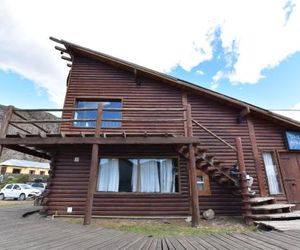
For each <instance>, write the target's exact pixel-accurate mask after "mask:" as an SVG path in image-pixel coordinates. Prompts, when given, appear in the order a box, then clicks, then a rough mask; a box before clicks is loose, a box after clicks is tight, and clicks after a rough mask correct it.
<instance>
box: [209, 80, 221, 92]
mask: <svg viewBox="0 0 300 250" xmlns="http://www.w3.org/2000/svg"><path fill="white" fill-rule="evenodd" d="M218 87H219V83H217V82H212V83H211V84H210V89H211V90H214V91H216V90H217V88H218Z"/></svg>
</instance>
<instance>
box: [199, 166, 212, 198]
mask: <svg viewBox="0 0 300 250" xmlns="http://www.w3.org/2000/svg"><path fill="white" fill-rule="evenodd" d="M196 183H197V189H198V196H208V195H211V191H210V184H209V177H208V175H207V174H205V173H204V172H202V171H200V170H197V177H196Z"/></svg>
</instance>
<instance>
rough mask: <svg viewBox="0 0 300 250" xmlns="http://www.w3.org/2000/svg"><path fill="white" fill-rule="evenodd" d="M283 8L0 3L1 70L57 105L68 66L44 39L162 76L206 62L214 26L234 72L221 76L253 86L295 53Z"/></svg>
mask: <svg viewBox="0 0 300 250" xmlns="http://www.w3.org/2000/svg"><path fill="white" fill-rule="evenodd" d="M0 1H1V0H0ZM286 5H287V1H284V0H264V1H261V0H248V1H238V0H227V1H221V0H211V1H198V0H191V1H179V0H174V1H158V0H156V1H155V0H152V1H140V0H131V1H121V0H111V1H96V0H94V1H93V0H86V1H71V0H66V1H58V0H52V1H38V0H27V1H17V0H10V1H5V0H2V1H1V5H0V41H1V43H0V68H1V69H6V70H7V69H10V70H13V71H15V72H17V73H19V74H21V75H23V76H24V77H26V78H28V79H31V80H33V81H35V82H36V84H37V85H38V86H40V87H43V88H46V89H47V90H48V93H49V95H50V97H51V99H52V100H53V101H55V102H56V103H59V104H61V103H62V100H63V97H64V91H65V81H66V77H67V67H66V66H65V62H63V61H62V60H61V59H59V54H58V53H57V52H56V51H54V49H53V46H54V44H53V43H52V42H50V41H49V40H48V37H49V36H50V35H53V36H56V37H58V38H63V39H65V40H70V41H73V42H75V43H78V44H81V45H83V46H87V47H90V48H92V49H95V50H99V51H102V52H104V53H108V54H111V55H113V56H117V57H120V58H123V59H125V60H129V61H132V62H135V63H138V64H141V65H144V66H146V67H150V68H153V69H156V70H159V71H164V72H169V71H170V70H172V69H173V68H174V67H176V66H181V67H182V68H183V69H185V70H190V69H192V68H193V67H195V66H196V65H198V64H199V63H201V62H203V61H205V60H210V59H212V57H213V49H214V48H213V47H212V41H213V40H214V31H215V30H216V28H220V30H221V31H222V33H221V40H222V45H223V47H224V49H225V52H226V53H227V54H228V55H229V57H228V58H229V59H230V58H231V57H230V55H234V57H235V58H236V60H234V61H231V60H229V59H228V65H227V66H228V67H231V68H232V69H233V70H234V71H233V72H229V74H228V72H225V73H226V74H225V75H226V76H228V77H229V79H230V80H231V81H235V82H242V83H244V82H249V83H255V82H257V81H258V80H259V79H260V78H261V77H262V75H261V71H262V70H263V69H265V68H269V67H274V66H276V65H278V64H279V63H280V62H281V61H282V60H284V59H285V58H286V57H287V56H289V55H291V54H293V53H295V52H296V51H300V32H299V23H300V6H299V4H298V3H296V2H295V3H293V4H292V5H288V6H290V7H285V6H286ZM291 6H293V8H292V7H291ZM284 7H285V8H284ZM288 13H290V14H289V15H288V18H287V14H288ZM233 44H234V45H235V46H233ZM223 73H224V72H223Z"/></svg>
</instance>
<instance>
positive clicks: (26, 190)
mask: <svg viewBox="0 0 300 250" xmlns="http://www.w3.org/2000/svg"><path fill="white" fill-rule="evenodd" d="M41 193H42V192H41V190H39V189H36V188H33V187H31V186H30V185H27V184H22V183H12V184H6V185H5V186H4V188H2V189H1V190H0V200H4V199H6V198H14V199H19V200H26V199H27V198H34V197H36V196H39V195H41Z"/></svg>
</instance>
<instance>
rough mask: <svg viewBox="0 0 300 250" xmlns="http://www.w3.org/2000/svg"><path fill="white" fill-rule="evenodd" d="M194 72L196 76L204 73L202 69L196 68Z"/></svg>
mask: <svg viewBox="0 0 300 250" xmlns="http://www.w3.org/2000/svg"><path fill="white" fill-rule="evenodd" d="M196 74H197V75H198V76H203V75H204V74H205V73H204V71H203V70H200V69H198V70H197V71H196Z"/></svg>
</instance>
